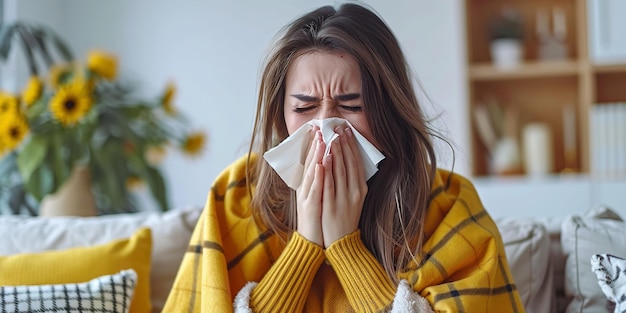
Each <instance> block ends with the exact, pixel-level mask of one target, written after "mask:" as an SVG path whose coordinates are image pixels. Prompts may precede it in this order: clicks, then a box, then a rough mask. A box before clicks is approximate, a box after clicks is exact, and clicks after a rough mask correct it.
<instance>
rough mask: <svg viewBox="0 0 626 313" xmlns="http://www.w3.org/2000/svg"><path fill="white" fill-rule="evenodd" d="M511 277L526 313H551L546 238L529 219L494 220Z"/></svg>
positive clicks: (551, 280)
mask: <svg viewBox="0 0 626 313" xmlns="http://www.w3.org/2000/svg"><path fill="white" fill-rule="evenodd" d="M495 222H496V225H497V226H498V229H499V230H500V235H501V236H502V241H503V243H504V249H505V250H506V256H507V260H508V262H509V267H510V268H511V275H513V278H514V279H515V284H516V286H517V290H518V292H519V294H520V298H521V300H522V303H523V304H524V307H525V308H526V311H527V312H553V311H554V306H555V300H554V298H555V297H554V292H553V269H552V264H551V263H550V238H549V236H548V232H547V230H546V228H545V226H544V225H543V224H542V223H540V222H537V221H535V220H533V219H519V218H516V219H512V218H500V219H496V221H495Z"/></svg>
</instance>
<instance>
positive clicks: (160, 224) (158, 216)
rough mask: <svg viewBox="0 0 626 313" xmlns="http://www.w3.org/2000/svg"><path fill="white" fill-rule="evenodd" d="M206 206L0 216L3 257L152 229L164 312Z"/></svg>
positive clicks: (154, 294)
mask: <svg viewBox="0 0 626 313" xmlns="http://www.w3.org/2000/svg"><path fill="white" fill-rule="evenodd" d="M201 211H202V208H185V209H177V210H171V211H168V212H165V213H157V212H141V213H130V214H114V215H104V216H98V217H54V218H31V217H24V216H12V215H0V238H2V241H1V243H0V255H10V254H15V253H24V252H38V251H44V250H56V249H66V248H71V247H78V246H89V245H94V244H102V243H106V242H109V241H111V240H114V239H120V238H125V237H128V236H130V235H131V234H132V233H133V232H134V231H135V230H137V229H138V228H140V227H142V226H146V227H149V228H150V229H151V230H152V238H153V249H152V258H151V260H152V265H151V268H152V270H151V274H150V280H151V282H150V285H151V300H152V307H153V312H161V310H162V308H163V305H164V304H165V300H166V299H167V295H168V294H169V290H170V289H171V286H172V284H173V283H174V278H175V277H176V273H177V272H178V267H179V266H180V262H181V261H182V258H183V255H184V254H185V251H186V249H187V246H188V244H189V238H190V237H191V232H192V231H193V228H194V226H195V224H196V222H197V220H198V217H199V216H200V212H201Z"/></svg>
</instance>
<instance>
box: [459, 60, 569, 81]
mask: <svg viewBox="0 0 626 313" xmlns="http://www.w3.org/2000/svg"><path fill="white" fill-rule="evenodd" d="M579 69H580V64H579V63H578V62H577V61H575V60H564V61H531V62H526V63H523V64H520V65H519V66H517V67H514V68H511V69H501V68H498V67H496V66H494V65H493V64H491V63H479V64H474V65H471V66H470V67H469V77H470V79H471V80H474V81H479V80H484V81H490V80H501V79H519V78H541V77H559V76H576V75H578V72H579Z"/></svg>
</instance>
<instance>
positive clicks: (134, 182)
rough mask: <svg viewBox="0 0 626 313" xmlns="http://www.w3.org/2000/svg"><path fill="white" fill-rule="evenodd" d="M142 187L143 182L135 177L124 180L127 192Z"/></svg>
mask: <svg viewBox="0 0 626 313" xmlns="http://www.w3.org/2000/svg"><path fill="white" fill-rule="evenodd" d="M143 186H144V181H143V180H142V179H141V178H139V177H137V176H128V178H126V188H128V189H129V190H137V189H139V188H142V187H143Z"/></svg>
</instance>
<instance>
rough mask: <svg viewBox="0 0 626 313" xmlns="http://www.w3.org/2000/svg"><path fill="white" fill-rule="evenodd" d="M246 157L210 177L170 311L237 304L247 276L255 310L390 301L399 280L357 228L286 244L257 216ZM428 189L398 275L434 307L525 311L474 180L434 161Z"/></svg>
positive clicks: (373, 307)
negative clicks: (413, 253)
mask: <svg viewBox="0 0 626 313" xmlns="http://www.w3.org/2000/svg"><path fill="white" fill-rule="evenodd" d="M245 163H246V158H245V157H243V158H241V159H239V160H237V161H236V162H234V163H233V164H232V165H231V166H229V167H228V168H226V169H225V170H224V171H223V172H222V173H221V174H220V175H219V176H218V178H217V179H216V181H215V182H214V184H213V186H212V188H211V191H210V193H209V195H208V199H207V203H206V207H205V209H204V211H203V213H202V216H201V218H200V220H199V221H198V224H197V226H196V228H195V230H194V233H193V235H192V238H191V241H190V244H189V247H188V249H187V253H186V254H185V256H184V259H183V262H182V264H181V268H180V270H179V272H178V276H177V277H176V280H175V283H174V286H173V288H172V291H171V293H170V295H169V297H168V300H167V303H166V305H165V309H164V312H233V300H234V298H235V296H236V295H237V294H238V293H239V292H240V290H241V289H242V288H243V287H244V286H245V285H246V284H247V283H249V282H259V284H258V285H256V286H254V289H253V290H252V292H251V294H250V305H251V309H252V310H253V311H259V312H260V311H263V312H265V311H270V312H300V311H302V312H377V311H386V310H389V309H390V308H391V304H392V302H393V300H394V296H395V294H396V288H397V286H395V285H393V284H392V283H391V280H389V279H388V277H387V276H386V274H385V271H384V270H383V268H382V266H381V265H380V264H379V263H378V262H377V261H376V259H375V258H374V256H373V255H372V254H371V253H370V252H369V250H368V249H367V248H366V247H365V245H364V243H363V241H362V240H361V238H360V232H359V231H356V232H354V233H352V234H350V235H348V236H346V237H344V238H342V239H340V240H338V241H337V242H335V243H333V244H332V245H331V246H330V247H328V248H327V249H326V250H324V249H323V248H322V247H320V246H318V245H316V244H313V243H311V242H309V241H307V240H306V239H304V238H303V237H302V236H300V235H299V234H298V233H293V234H292V235H291V236H290V238H289V240H288V242H287V244H286V246H285V244H283V243H282V242H281V240H280V239H279V238H277V237H278V236H274V235H273V234H272V233H271V232H269V231H266V230H264V229H263V228H261V227H259V226H258V225H257V224H256V223H255V221H254V219H253V217H252V216H251V214H250V211H249V209H248V205H249V202H250V197H249V195H248V189H247V186H246V181H245ZM431 199H432V200H431V204H430V207H429V210H428V213H427V217H426V224H425V238H426V241H425V244H424V247H423V251H424V258H423V259H422V260H420V262H419V264H411V265H410V266H408V268H407V269H406V270H405V271H403V272H401V273H398V277H399V278H400V279H404V280H406V281H408V283H409V284H410V286H411V287H412V289H413V291H415V292H417V293H418V294H419V295H421V296H422V297H424V298H426V299H427V300H428V302H429V303H430V304H431V306H432V308H433V309H434V310H435V311H436V312H524V308H523V306H522V304H521V301H520V298H519V294H518V292H517V289H516V286H515V283H514V281H513V278H512V276H511V274H510V270H509V266H508V263H507V260H506V256H505V251H504V247H503V244H502V240H501V238H500V234H499V232H498V229H497V228H496V225H495V223H494V222H493V220H492V219H491V218H490V216H489V215H488V214H487V212H486V211H485V210H484V209H483V207H482V204H481V202H480V199H479V197H478V195H477V193H476V191H475V189H474V187H473V185H472V184H471V183H470V182H469V181H468V180H466V179H465V178H463V177H461V176H459V175H456V174H451V173H450V172H447V171H444V170H438V171H437V175H436V177H435V180H434V184H433V187H432V195H431ZM265 276H267V277H265ZM264 277H265V279H263V278H264ZM262 279H263V280H262Z"/></svg>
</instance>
